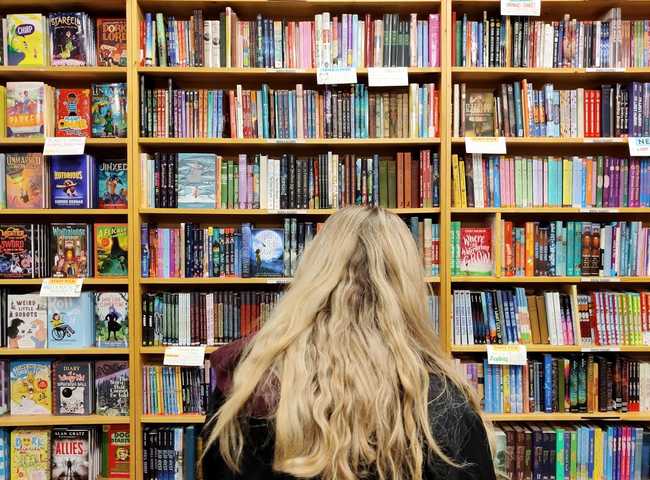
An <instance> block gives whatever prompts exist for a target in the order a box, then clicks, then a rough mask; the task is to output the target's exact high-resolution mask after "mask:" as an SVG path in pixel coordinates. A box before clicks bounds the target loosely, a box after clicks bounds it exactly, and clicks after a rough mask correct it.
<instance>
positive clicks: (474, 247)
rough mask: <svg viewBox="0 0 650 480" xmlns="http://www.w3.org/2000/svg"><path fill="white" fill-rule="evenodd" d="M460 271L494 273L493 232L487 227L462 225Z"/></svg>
mask: <svg viewBox="0 0 650 480" xmlns="http://www.w3.org/2000/svg"><path fill="white" fill-rule="evenodd" d="M460 273H461V274H462V275H474V276H484V275H485V276H489V275H492V233H491V230H490V229H489V228H487V227H476V228H471V227H461V229H460Z"/></svg>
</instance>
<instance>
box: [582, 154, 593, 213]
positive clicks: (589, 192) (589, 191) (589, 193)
mask: <svg viewBox="0 0 650 480" xmlns="http://www.w3.org/2000/svg"><path fill="white" fill-rule="evenodd" d="M584 162H585V163H586V164H587V165H586V166H587V181H586V182H585V183H586V184H587V185H586V186H587V194H586V199H587V206H588V207H589V206H592V205H594V204H595V202H594V198H593V194H594V190H593V188H591V187H592V185H591V177H592V176H593V174H594V162H593V159H592V158H586V159H585V160H584Z"/></svg>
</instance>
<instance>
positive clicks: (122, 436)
mask: <svg viewBox="0 0 650 480" xmlns="http://www.w3.org/2000/svg"><path fill="white" fill-rule="evenodd" d="M102 432H103V434H102V436H103V440H104V442H103V443H104V445H106V449H107V453H106V459H107V462H106V471H102V476H103V477H105V478H130V477H131V472H130V464H129V460H130V458H131V440H130V438H131V437H130V434H129V426H128V425H104V426H103V427H102Z"/></svg>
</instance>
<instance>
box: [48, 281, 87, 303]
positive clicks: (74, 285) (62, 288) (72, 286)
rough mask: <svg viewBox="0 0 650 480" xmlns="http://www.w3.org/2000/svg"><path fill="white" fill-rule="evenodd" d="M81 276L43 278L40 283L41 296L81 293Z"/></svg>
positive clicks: (68, 295) (67, 295)
mask: <svg viewBox="0 0 650 480" xmlns="http://www.w3.org/2000/svg"><path fill="white" fill-rule="evenodd" d="M83 284H84V279H83V278H44V279H43V283H41V297H69V298H76V297H79V296H80V295H81V287H83Z"/></svg>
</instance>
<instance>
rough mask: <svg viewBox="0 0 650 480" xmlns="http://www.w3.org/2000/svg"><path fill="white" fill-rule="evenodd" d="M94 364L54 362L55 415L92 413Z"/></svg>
mask: <svg viewBox="0 0 650 480" xmlns="http://www.w3.org/2000/svg"><path fill="white" fill-rule="evenodd" d="M92 375H93V364H92V362H89V361H80V362H76V361H56V362H54V363H53V364H52V390H53V402H54V405H53V408H54V415H90V414H91V413H92V411H93V403H94V402H93V393H94V386H93V379H92Z"/></svg>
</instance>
